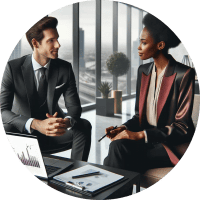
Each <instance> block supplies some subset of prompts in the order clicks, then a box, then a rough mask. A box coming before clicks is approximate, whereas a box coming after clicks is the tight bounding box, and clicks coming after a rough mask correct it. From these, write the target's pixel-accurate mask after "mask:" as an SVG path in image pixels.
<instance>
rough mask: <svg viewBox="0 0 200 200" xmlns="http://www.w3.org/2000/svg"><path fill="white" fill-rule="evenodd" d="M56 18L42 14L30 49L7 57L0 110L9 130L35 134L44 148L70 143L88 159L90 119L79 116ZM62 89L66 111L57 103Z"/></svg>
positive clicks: (30, 33)
mask: <svg viewBox="0 0 200 200" xmlns="http://www.w3.org/2000/svg"><path fill="white" fill-rule="evenodd" d="M57 24H58V21H57V19H56V18H53V17H44V18H43V19H41V20H40V21H38V22H37V23H36V24H35V25H34V26H33V27H31V28H30V29H29V30H28V31H27V33H26V37H27V40H28V42H29V44H30V45H31V47H32V49H33V54H32V55H27V56H24V57H22V58H19V59H16V60H12V61H10V62H8V64H7V66H6V69H5V72H4V76H3V80H2V86H1V97H0V98H1V113H2V120H3V124H4V128H5V131H6V132H20V133H28V134H34V135H36V136H37V137H38V141H39V145H40V148H41V151H42V152H45V153H53V152H54V153H55V152H59V151H62V150H67V149H70V148H72V153H71V158H72V159H76V160H83V161H87V159H88V155H89V151H90V144H91V124H90V123H89V122H88V121H87V120H85V119H81V118H80V116H81V111H82V108H81V105H80V100H79V96H78V93H77V89H76V83H75V77H74V73H73V70H72V66H71V64H70V63H68V62H67V61H64V60H61V59H59V58H58V50H59V48H60V44H59V42H58V37H59V35H58V32H57V29H56V27H57ZM61 94H63V97H64V100H65V105H66V108H67V110H68V113H67V116H66V114H65V113H64V112H63V111H62V109H61V108H60V107H59V106H58V100H59V98H60V96H61Z"/></svg>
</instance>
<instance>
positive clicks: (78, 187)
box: [65, 181, 85, 190]
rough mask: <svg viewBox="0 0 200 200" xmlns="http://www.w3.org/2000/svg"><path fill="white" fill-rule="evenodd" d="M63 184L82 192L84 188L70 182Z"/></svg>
mask: <svg viewBox="0 0 200 200" xmlns="http://www.w3.org/2000/svg"><path fill="white" fill-rule="evenodd" d="M65 184H66V185H69V186H71V187H73V188H77V189H79V190H84V189H85V187H84V186H80V185H79V184H75V183H73V182H71V181H68V182H66V183H65Z"/></svg>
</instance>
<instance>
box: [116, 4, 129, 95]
mask: <svg viewBox="0 0 200 200" xmlns="http://www.w3.org/2000/svg"><path fill="white" fill-rule="evenodd" d="M126 40H127V6H126V5H124V4H122V3H118V52H122V53H124V54H126ZM126 55H127V54H126ZM126 77H127V76H126V74H125V75H123V76H120V77H118V90H122V95H124V94H126Z"/></svg>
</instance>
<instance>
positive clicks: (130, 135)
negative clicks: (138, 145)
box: [111, 130, 145, 141]
mask: <svg viewBox="0 0 200 200" xmlns="http://www.w3.org/2000/svg"><path fill="white" fill-rule="evenodd" d="M144 137H145V134H144V131H139V132H132V131H129V130H124V131H122V132H120V133H119V134H118V135H116V136H115V137H114V138H111V140H112V141H114V140H121V139H129V140H141V139H143V138H144Z"/></svg>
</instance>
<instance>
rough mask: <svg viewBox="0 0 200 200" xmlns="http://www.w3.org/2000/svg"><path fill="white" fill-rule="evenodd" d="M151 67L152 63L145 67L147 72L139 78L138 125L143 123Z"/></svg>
mask: <svg viewBox="0 0 200 200" xmlns="http://www.w3.org/2000/svg"><path fill="white" fill-rule="evenodd" d="M152 67H153V63H152V64H151V65H150V66H149V67H147V70H146V71H145V72H144V73H143V72H142V76H141V86H140V97H139V122H140V125H141V124H142V122H143V116H144V115H145V112H146V109H145V105H146V99H147V92H148V89H149V84H150V78H151V70H152Z"/></svg>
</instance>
